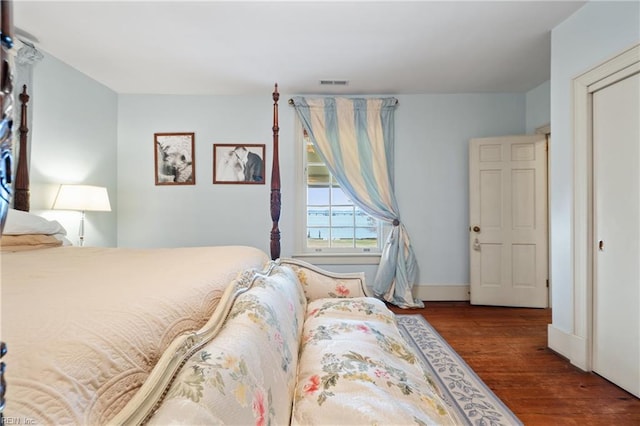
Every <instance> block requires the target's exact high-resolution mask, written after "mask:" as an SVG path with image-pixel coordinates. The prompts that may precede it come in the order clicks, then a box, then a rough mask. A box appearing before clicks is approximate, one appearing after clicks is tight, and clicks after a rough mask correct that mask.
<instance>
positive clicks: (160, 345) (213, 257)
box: [1, 246, 268, 425]
mask: <svg viewBox="0 0 640 426" xmlns="http://www.w3.org/2000/svg"><path fill="white" fill-rule="evenodd" d="M267 260H268V257H267V255H266V254H265V253H263V252H262V251H260V250H258V249H254V248H250V247H239V246H232V247H197V248H174V249H144V250H136V249H124V248H122V249H104V248H88V247H87V248H78V247H59V248H49V249H42V250H35V251H29V252H17V253H3V254H2V272H1V277H2V293H1V294H2V319H3V321H2V327H3V329H2V337H3V340H5V341H6V342H7V344H8V348H9V352H8V354H7V356H6V357H5V359H6V363H7V370H6V379H7V406H6V410H5V417H8V418H12V419H20V421H21V422H22V424H28V423H32V424H33V423H37V424H56V425H57V424H79V425H99V424H104V423H105V422H106V421H107V420H109V419H110V418H111V417H113V416H114V415H115V414H116V413H117V412H118V411H119V410H120V409H121V408H122V407H123V406H124V405H125V404H126V402H127V401H128V400H129V399H130V398H131V396H133V394H134V393H135V392H136V391H137V389H138V388H139V387H140V386H141V384H142V383H143V382H144V380H145V379H146V377H147V376H148V375H149V373H150V371H151V369H152V368H153V366H154V365H155V363H156V362H157V360H158V358H159V357H160V355H161V354H162V351H163V349H164V348H165V347H166V346H167V345H168V344H169V343H170V342H171V341H172V340H173V339H174V337H176V336H177V335H180V334H182V333H185V332H188V331H190V330H197V329H199V328H200V327H201V326H203V325H204V323H205V322H206V320H207V319H208V318H209V316H210V315H211V314H212V312H213V310H214V308H215V306H216V304H217V302H218V300H219V297H220V295H221V293H222V291H223V289H224V287H225V286H226V285H227V284H228V283H229V282H230V281H231V280H232V279H234V278H236V276H237V274H238V273H239V272H241V271H243V270H245V269H247V268H257V269H262V268H263V266H264V264H265V262H267ZM3 360H4V359H3ZM25 422H28V423H25Z"/></svg>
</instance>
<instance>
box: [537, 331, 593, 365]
mask: <svg viewBox="0 0 640 426" xmlns="http://www.w3.org/2000/svg"><path fill="white" fill-rule="evenodd" d="M547 346H548V347H549V349H551V350H553V351H555V352H557V353H559V354H560V355H562V356H563V357H565V358H567V359H568V360H569V362H571V364H573V365H575V366H576V367H578V368H580V369H581V370H583V371H589V370H590V368H589V354H588V349H587V348H588V345H587V341H586V340H585V339H584V338H582V337H580V336H576V335H574V334H571V333H567V332H566V331H563V330H560V329H559V328H556V327H555V326H554V325H553V324H549V325H548V326H547Z"/></svg>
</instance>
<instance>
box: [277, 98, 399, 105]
mask: <svg viewBox="0 0 640 426" xmlns="http://www.w3.org/2000/svg"><path fill="white" fill-rule="evenodd" d="M287 102H288V103H289V105H293V98H289V100H288V101H287ZM398 104H400V102H399V101H398V100H397V99H396V105H398Z"/></svg>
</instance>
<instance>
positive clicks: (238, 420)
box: [149, 266, 306, 425]
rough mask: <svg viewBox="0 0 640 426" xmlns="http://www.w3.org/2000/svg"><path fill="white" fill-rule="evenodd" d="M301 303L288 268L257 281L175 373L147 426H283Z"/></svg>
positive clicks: (293, 378)
mask: <svg viewBox="0 0 640 426" xmlns="http://www.w3.org/2000/svg"><path fill="white" fill-rule="evenodd" d="M305 307H306V299H305V297H304V293H303V291H302V288H301V286H300V283H299V282H298V280H297V277H296V275H295V274H294V273H293V271H291V269H289V268H288V267H283V266H281V267H278V268H276V270H275V272H274V273H273V274H272V275H271V276H269V277H267V278H260V279H259V280H258V281H257V282H256V283H254V285H253V287H252V288H251V289H250V290H248V291H247V292H245V293H243V294H241V295H240V296H238V298H237V299H236V301H235V302H234V304H233V308H232V310H231V312H230V313H229V316H228V317H227V319H226V321H225V324H224V326H223V328H222V330H221V331H220V333H219V334H218V335H217V336H216V338H215V339H213V340H212V341H211V342H210V343H209V344H208V345H206V346H205V347H204V348H203V349H201V350H200V351H199V352H197V353H196V354H194V355H193V356H192V357H191V358H190V359H189V360H188V361H187V363H186V364H185V366H184V367H183V368H182V369H181V370H180V373H179V374H178V376H177V377H176V379H175V381H174V382H173V384H172V386H171V388H170V389H169V391H168V393H167V396H166V398H165V400H164V402H163V403H162V405H161V407H160V408H159V409H158V411H157V412H156V413H155V415H154V416H153V417H152V418H151V420H150V422H149V423H150V424H189V425H192V424H193V425H195V424H208V425H209V424H241V425H253V424H255V425H266V424H289V421H290V416H291V400H292V399H293V392H294V388H295V381H296V372H297V368H298V345H299V341H300V336H301V332H302V324H303V316H304V313H305Z"/></svg>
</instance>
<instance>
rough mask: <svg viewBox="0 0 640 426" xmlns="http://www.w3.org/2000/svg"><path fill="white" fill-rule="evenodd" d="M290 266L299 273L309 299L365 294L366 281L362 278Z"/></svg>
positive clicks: (299, 278)
mask: <svg viewBox="0 0 640 426" xmlns="http://www.w3.org/2000/svg"><path fill="white" fill-rule="evenodd" d="M290 267H291V269H293V270H294V271H295V273H296V275H298V280H299V281H300V283H301V284H302V288H303V289H304V294H305V295H306V296H307V300H316V299H323V298H328V297H330V298H347V297H357V296H364V295H365V294H364V293H363V285H364V283H363V281H361V280H358V279H353V278H349V279H340V278H335V277H331V276H328V275H323V274H322V273H320V272H316V271H313V270H311V269H309V268H301V267H299V266H296V265H290Z"/></svg>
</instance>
